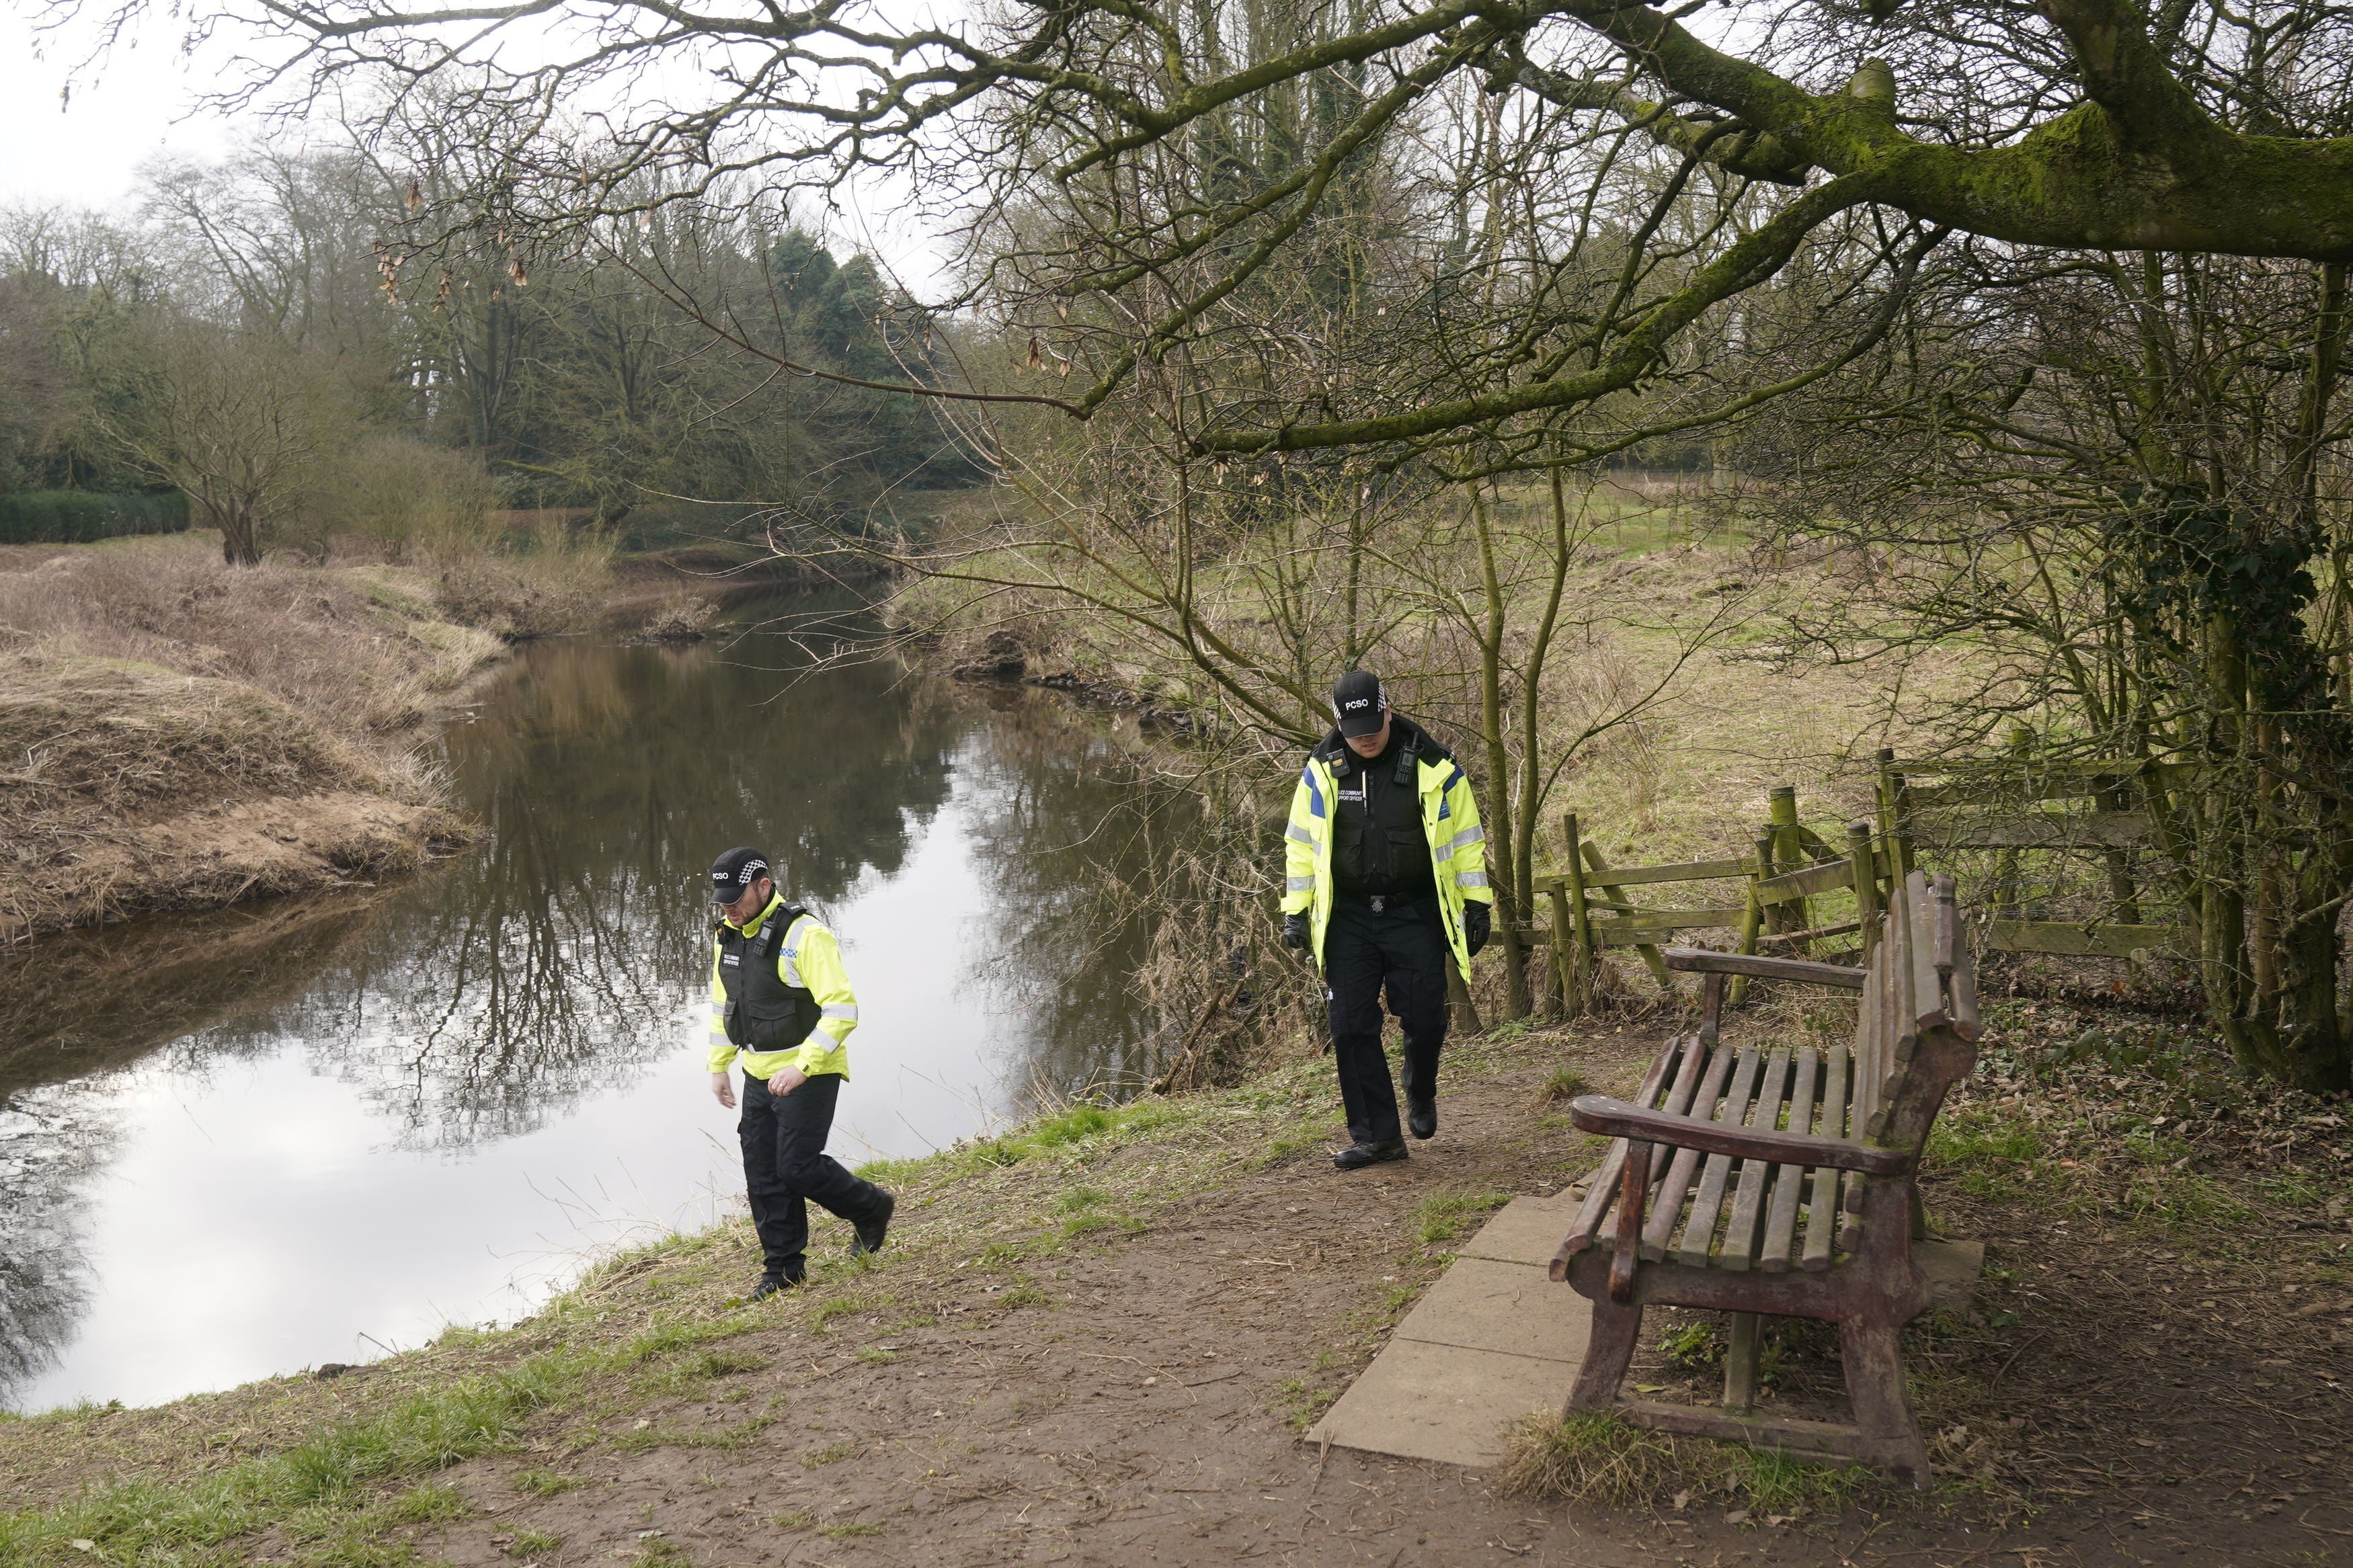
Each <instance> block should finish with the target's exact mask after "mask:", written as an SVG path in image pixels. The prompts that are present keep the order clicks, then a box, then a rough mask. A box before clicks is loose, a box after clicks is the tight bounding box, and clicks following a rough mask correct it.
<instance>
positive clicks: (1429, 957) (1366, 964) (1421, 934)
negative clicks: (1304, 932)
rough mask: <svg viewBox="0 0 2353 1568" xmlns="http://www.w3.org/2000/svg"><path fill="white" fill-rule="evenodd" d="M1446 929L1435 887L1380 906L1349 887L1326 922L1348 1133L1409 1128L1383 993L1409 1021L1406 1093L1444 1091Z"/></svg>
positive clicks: (1370, 1138)
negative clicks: (1402, 1115) (1401, 1113)
mask: <svg viewBox="0 0 2353 1568" xmlns="http://www.w3.org/2000/svg"><path fill="white" fill-rule="evenodd" d="M1452 962H1453V960H1452V959H1451V956H1450V955H1449V954H1448V952H1447V949H1446V931H1445V928H1444V927H1442V926H1441V925H1440V923H1439V914H1438V896H1437V895H1436V894H1435V893H1432V894H1430V895H1428V896H1426V897H1424V898H1421V899H1419V900H1415V901H1414V902H1413V903H1411V904H1408V905H1405V906H1403V907H1398V906H1391V907H1389V908H1388V909H1386V910H1382V911H1381V912H1379V913H1375V912H1374V911H1373V910H1372V908H1371V907H1370V906H1369V905H1367V904H1366V903H1363V902H1362V901H1360V900H1355V899H1350V898H1347V897H1345V896H1343V897H1342V898H1341V899H1340V900H1338V901H1337V902H1336V903H1335V905H1334V906H1333V910H1332V923H1331V924H1330V925H1328V926H1326V927H1325V928H1324V1000H1325V1002H1326V1003H1328V1004H1329V1005H1330V1008H1331V1014H1332V1055H1333V1058H1335V1061H1336V1062H1337V1064H1338V1066H1339V1068H1340V1103H1341V1104H1342V1105H1344V1106H1345V1107H1346V1108H1347V1112H1348V1136H1349V1137H1351V1138H1353V1139H1355V1140H1356V1142H1359V1143H1385V1142H1389V1141H1390V1140H1392V1139H1395V1138H1399V1137H1402V1136H1403V1135H1404V1134H1403V1132H1402V1131H1400V1129H1399V1127H1398V1103H1397V1089H1396V1087H1395V1085H1394V1084H1393V1083H1392V1081H1391V1080H1390V1078H1389V1062H1388V1057H1387V1056H1386V1055H1384V1054H1383V1053H1382V1050H1381V993H1382V991H1383V989H1384V988H1386V989H1387V990H1388V1010H1389V1012H1390V1013H1392V1014H1393V1015H1395V1016H1396V1017H1397V1020H1398V1023H1399V1024H1402V1025H1403V1026H1405V1092H1406V1097H1407V1099H1409V1100H1430V1099H1432V1098H1434V1097H1435V1096H1436V1095H1437V1093H1438V1052H1439V1047H1441V1046H1443V1045H1444V1044H1445V1043H1446V966H1447V965H1448V964H1449V963H1452Z"/></svg>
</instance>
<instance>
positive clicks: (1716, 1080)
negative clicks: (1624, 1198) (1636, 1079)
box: [1641, 1050, 1738, 1263]
mask: <svg viewBox="0 0 2353 1568" xmlns="http://www.w3.org/2000/svg"><path fill="white" fill-rule="evenodd" d="M1737 1055H1738V1053H1737V1052H1736V1051H1732V1050H1716V1051H1713V1052H1711V1053H1709V1060H1708V1064H1707V1076H1706V1077H1705V1078H1704V1079H1701V1080H1700V1085H1699V1089H1698V1090H1697V1092H1695V1093H1693V1094H1689V1095H1686V1096H1685V1098H1684V1100H1683V1104H1682V1105H1681V1106H1680V1107H1678V1106H1674V1105H1669V1106H1668V1107H1667V1109H1668V1110H1682V1111H1683V1114H1685V1115H1687V1116H1709V1117H1713V1116H1714V1114H1715V1102H1716V1101H1717V1100H1720V1099H1722V1098H1723V1097H1724V1080H1725V1078H1726V1077H1727V1076H1728V1075H1729V1074H1730V1073H1731V1071H1732V1064H1733V1061H1734V1059H1735V1058H1736V1056H1737ZM1699 1162H1700V1152H1699V1151H1698V1150H1696V1149H1678V1150H1676V1151H1675V1158H1674V1163H1672V1164H1671V1165H1669V1166H1668V1167H1667V1175H1666V1179H1665V1180H1664V1181H1662V1182H1661V1183H1660V1184H1659V1193H1658V1196H1656V1197H1655V1198H1653V1199H1651V1214H1650V1218H1649V1222H1648V1223H1647V1224H1645V1225H1644V1226H1642V1249H1641V1256H1642V1257H1644V1258H1648V1259H1650V1260H1651V1262H1653V1263H1656V1262H1658V1261H1659V1260H1660V1259H1661V1258H1664V1257H1666V1255H1667V1240H1668V1238H1669V1237H1672V1236H1673V1235H1674V1231H1675V1219H1676V1217H1677V1216H1678V1215H1681V1214H1682V1213H1683V1199H1684V1197H1685V1196H1686V1195H1688V1194H1689V1193H1690V1191H1691V1183H1692V1173H1694V1172H1695V1171H1697V1170H1698V1169H1699Z"/></svg>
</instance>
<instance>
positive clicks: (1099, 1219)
mask: <svg viewBox="0 0 2353 1568" xmlns="http://www.w3.org/2000/svg"><path fill="white" fill-rule="evenodd" d="M1143 1229H1145V1224H1144V1222H1143V1221H1142V1220H1140V1219H1137V1218H1135V1217H1134V1215H1124V1214H1081V1215H1071V1217H1070V1218H1068V1219H1066V1220H1064V1221H1063V1222H1062V1226H1061V1230H1060V1236H1061V1237H1062V1239H1063V1240H1064V1241H1076V1240H1077V1239H1078V1238H1079V1237H1082V1236H1092V1235H1093V1234H1094V1233H1095V1232H1097V1231H1099V1230H1115V1231H1118V1232H1120V1233H1121V1234H1122V1235H1124V1236H1134V1235H1135V1234H1136V1233H1137V1232H1138V1231H1141V1230H1143Z"/></svg>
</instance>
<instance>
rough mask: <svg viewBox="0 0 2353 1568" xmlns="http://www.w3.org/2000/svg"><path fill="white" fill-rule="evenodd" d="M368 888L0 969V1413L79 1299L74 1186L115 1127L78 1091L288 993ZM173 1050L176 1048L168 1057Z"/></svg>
mask: <svg viewBox="0 0 2353 1568" xmlns="http://www.w3.org/2000/svg"><path fill="white" fill-rule="evenodd" d="M383 901H384V896H383V894H382V893H381V892H380V891H377V890H374V889H352V890H349V891H345V892H342V893H337V894H332V895H320V896H316V897H311V898H301V899H281V900H273V901H271V902H269V903H265V904H260V905H256V906H254V907H252V908H249V909H238V910H220V911H218V912H216V913H213V914H206V915H197V916H183V917H176V918H171V917H160V916H159V917H154V918H152V919H147V920H142V921H133V922H131V923H129V924H126V925H121V926H110V927H104V928H100V929H99V930H95V931H69V932H67V933H64V934H62V935H59V936H56V937H51V938H48V939H47V940H45V941H43V942H39V943H37V944H36V945H35V946H34V947H32V948H30V949H28V950H26V951H23V952H18V953H16V954H12V955H11V960H10V962H9V963H6V964H5V965H0V1020H5V1022H0V1403H5V1397H6V1395H7V1394H8V1392H9V1391H10V1390H11V1389H13V1388H16V1387H19V1386H21V1385H22V1384H25V1383H26V1382H27V1381H29V1380H30V1379H31V1378H33V1377H35V1376H37V1374H39V1373H43V1372H46V1371H47V1370H48V1369H49V1368H50V1367H51V1366H53V1365H54V1364H55V1363H56V1361H57V1356H58V1350H59V1348H60V1347H61V1346H62V1345H63V1344H64V1343H65V1342H67V1340H68V1338H69V1335H70V1333H71V1330H72V1326H73V1324H74V1323H75V1322H76V1321H79V1318H80V1317H81V1314H82V1311H83V1309H84V1307H85V1305H86V1303H87V1301H88V1299H89V1294H90V1278H89V1269H88V1267H87V1265H86V1263H85V1261H84V1257H83V1243H82V1237H83V1235H84V1234H85V1232H86V1230H87V1218H86V1215H85V1212H84V1211H85V1208H86V1205H87V1196H86V1193H87V1186H88V1183H89V1181H90V1177H91V1175H92V1174H93V1173H95V1172H96V1171H97V1170H98V1169H99V1168H100V1167H101V1166H102V1165H104V1164H105V1163H107V1161H108V1160H110V1159H111V1157H112V1154H113V1152H114V1147H115V1142H116V1135H117V1129H116V1127H115V1124H114V1121H113V1119H112V1118H111V1117H110V1116H108V1115H107V1114H105V1112H104V1107H103V1102H102V1097H101V1096H100V1094H99V1093H97V1092H94V1091H93V1090H92V1089H90V1087H88V1084H89V1080H90V1079H93V1078H95V1077H98V1076H100V1075H103V1074H105V1073H107V1072H109V1071H111V1070H113V1069H115V1068H121V1067H123V1066H125V1065H128V1064H130V1063H132V1062H135V1061H137V1060H139V1059H140V1058H142V1057H145V1056H148V1055H149V1054H150V1053H152V1052H153V1051H154V1050H156V1049H157V1047H163V1046H174V1050H175V1053H176V1055H177V1057H178V1058H179V1059H180V1061H181V1062H182V1063H183V1064H193V1063H195V1062H198V1061H201V1060H203V1059H205V1058H206V1057H207V1056H208V1055H217V1054H218V1050H217V1048H214V1049H211V1050H207V1049H206V1047H204V1046H202V1045H201V1044H200V1043H199V1042H202V1041H204V1040H205V1039H206V1037H207V1034H208V1032H209V1031H210V1030H212V1029H213V1028H214V1027H215V1026H217V1025H218V1023H219V1022H220V1020H222V1019H224V1018H228V1017H234V1016H240V1015H245V1014H249V1013H252V1012H254V1011H255V1010H257V1009H267V1008H269V1007H270V1006H272V1005H282V1004H283V1003H284V1002H286V1001H287V1000H288V999H289V998H290V997H292V996H295V995H298V994H301V990H302V989H303V988H304V987H305V986H307V985H308V984H310V983H311V980H312V979H313V978H314V977H315V976H316V975H317V974H318V973H320V972H321V971H322V969H324V968H325V967H327V966H328V965H329V964H331V963H333V962H334V960H335V957H336V955H337V954H338V953H339V952H342V951H343V949H344V948H346V947H347V946H349V945H350V944H351V943H352V942H353V941H354V940H355V939H356V938H357V937H358V936H359V935H361V934H362V933H363V932H364V931H365V930H366V929H367V927H368V924H369V922H370V921H371V919H372V916H373V913H374V911H375V910H376V909H377V908H378V907H380V906H381V904H382V903H383ZM174 1042H178V1043H177V1044H176V1045H175V1044H174Z"/></svg>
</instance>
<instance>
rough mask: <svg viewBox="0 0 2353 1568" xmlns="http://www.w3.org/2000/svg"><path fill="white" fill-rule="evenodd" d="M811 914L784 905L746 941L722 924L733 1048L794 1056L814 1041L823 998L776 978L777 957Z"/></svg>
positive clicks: (718, 937) (719, 936)
mask: <svg viewBox="0 0 2353 1568" xmlns="http://www.w3.org/2000/svg"><path fill="white" fill-rule="evenodd" d="M807 913H808V911H807V910H805V909H803V908H801V907H800V906H799V905H798V904H779V905H777V906H776V909H775V910H773V911H772V912H771V913H770V914H769V916H768V918H767V921H765V923H764V924H763V925H762V926H761V927H760V934H759V935H757V936H745V935H744V933H743V932H742V931H737V930H736V929H735V928H734V927H733V926H731V925H728V924H726V923H725V922H721V924H720V925H719V927H718V929H717V930H716V931H713V932H712V940H713V942H715V943H716V944H717V946H718V949H719V986H720V989H721V990H723V991H724V992H725V993H726V994H727V1007H726V1011H725V1017H726V1021H727V1043H728V1044H729V1045H732V1046H734V1047H737V1048H738V1049H741V1050H746V1051H788V1050H791V1049H792V1048H793V1047H795V1046H797V1045H799V1044H800V1043H801V1042H802V1041H803V1040H805V1039H807V1038H808V1035H809V1031H810V1030H811V1029H814V1028H816V1027H817V1021H818V1017H819V1016H820V1014H819V1010H818V1000H817V995H816V994H815V993H814V992H812V991H810V990H809V989H808V987H807V986H806V985H787V984H785V982H784V977H783V976H781V975H779V974H778V973H776V954H777V953H779V952H782V951H783V950H784V945H785V937H786V933H787V932H789V931H791V930H792V929H793V922H794V921H797V920H799V919H800V918H801V917H802V916H803V915H805V914H807Z"/></svg>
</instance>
